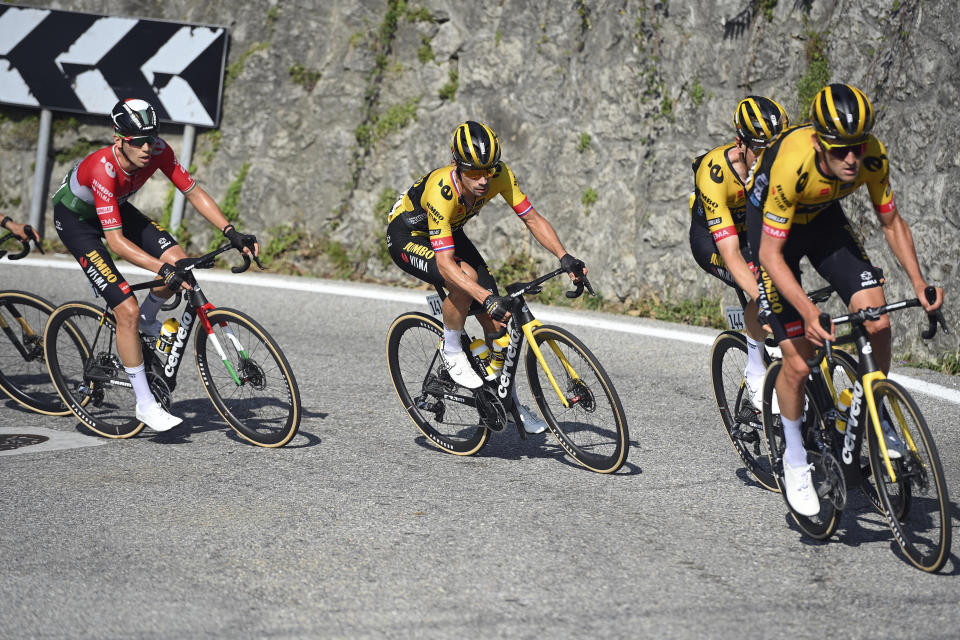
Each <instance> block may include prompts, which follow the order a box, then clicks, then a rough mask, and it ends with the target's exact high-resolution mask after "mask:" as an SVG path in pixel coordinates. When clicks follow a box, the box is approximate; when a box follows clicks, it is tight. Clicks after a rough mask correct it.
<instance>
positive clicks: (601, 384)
mask: <svg viewBox="0 0 960 640" xmlns="http://www.w3.org/2000/svg"><path fill="white" fill-rule="evenodd" d="M533 340H534V341H535V343H536V345H537V346H538V347H539V348H540V351H541V353H542V354H543V357H544V360H546V362H547V367H548V369H549V371H550V372H551V373H552V374H553V376H554V378H555V379H556V381H557V384H558V385H559V387H560V390H561V391H562V392H563V393H564V395H565V398H566V400H567V402H568V403H569V404H570V406H568V407H565V406H564V404H563V403H562V402H561V401H560V397H559V396H558V395H557V393H556V391H555V389H554V388H553V384H552V383H551V382H550V379H549V377H548V376H547V372H546V371H544V370H543V368H542V366H541V364H540V361H539V360H538V359H537V356H536V353H535V352H534V350H533V347H532V345H531V344H530V343H528V344H527V351H526V358H525V361H526V370H527V381H528V382H529V384H530V391H531V393H532V394H533V397H534V400H535V401H536V403H537V406H538V407H539V408H540V413H541V414H543V417H544V419H545V420H546V421H547V426H549V427H550V431H552V432H553V435H554V436H556V438H557V440H558V441H559V442H560V446H561V447H563V449H564V450H565V451H566V452H567V453H568V454H569V455H570V457H572V458H573V459H574V460H576V461H577V462H579V463H580V464H582V465H583V466H584V467H586V468H587V469H590V470H591V471H596V472H597V473H613V472H615V471H616V470H617V469H619V468H620V467H621V466H623V463H624V462H626V461H627V454H628V453H629V451H630V434H629V431H628V428H627V420H626V417H625V416H624V413H623V406H622V405H621V403H620V397H619V396H618V395H617V391H616V389H615V388H614V386H613V382H611V381H610V378H609V376H607V373H606V371H605V370H604V369H603V366H601V365H600V362H599V361H598V360H597V358H596V356H594V355H593V353H592V352H591V351H590V350H589V349H588V348H587V347H586V346H585V345H584V344H583V343H582V342H581V341H580V340H579V339H578V338H577V337H576V336H574V335H573V334H572V333H570V332H569V331H567V330H566V329H562V328H560V327H554V326H550V325H541V326H539V327H536V328H535V329H534V330H533ZM545 346H546V347H547V348H544V347H545ZM557 350H559V351H561V352H562V353H563V357H564V359H565V360H566V362H567V363H569V364H571V365H573V367H572V368H573V370H574V371H575V372H576V374H577V376H576V377H573V376H571V372H570V369H569V368H567V367H566V366H564V363H563V362H562V361H561V360H560V358H559V356H558V354H557ZM541 376H542V377H541ZM548 399H549V400H548ZM604 400H605V402H604ZM571 401H572V402H571ZM600 410H602V413H601V411H600ZM608 410H609V415H605V414H607V412H608ZM601 418H602V419H601Z"/></svg>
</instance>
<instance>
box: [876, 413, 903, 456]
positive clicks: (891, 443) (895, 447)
mask: <svg viewBox="0 0 960 640" xmlns="http://www.w3.org/2000/svg"><path fill="white" fill-rule="evenodd" d="M880 430H881V431H883V439H884V440H885V441H886V443H887V455H888V456H889V457H890V459H891V460H899V459H900V458H902V457H903V441H902V440H901V439H900V436H898V435H897V432H896V431H895V430H894V428H893V426H892V425H891V424H890V423H889V422H887V421H886V419H884V418H880Z"/></svg>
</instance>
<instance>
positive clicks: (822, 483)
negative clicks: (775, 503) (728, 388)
mask: <svg viewBox="0 0 960 640" xmlns="http://www.w3.org/2000/svg"><path fill="white" fill-rule="evenodd" d="M782 364H783V362H782V361H780V360H776V361H774V362H773V363H771V364H770V366H769V367H767V374H766V377H765V378H764V380H763V411H762V414H763V432H764V435H765V436H766V438H767V447H768V451H769V452H770V464H771V468H772V469H773V472H774V477H775V478H776V480H777V485H778V486H779V487H780V492H781V493H782V494H783V501H784V503H786V505H787V509H788V510H789V511H790V515H792V516H793V519H794V520H795V521H796V523H797V526H799V527H800V529H801V530H802V531H803V532H804V533H806V534H807V535H808V536H810V537H811V538H815V539H817V540H823V539H825V538H829V537H830V536H831V535H833V532H834V531H836V530H837V525H838V524H839V523H840V513H841V512H840V510H838V509H837V507H836V504H835V503H834V501H833V500H832V499H831V496H834V495H836V493H837V492H839V493H840V494H841V495H840V496H838V497H836V498H834V499H836V500H846V488H845V487H844V486H842V485H841V484H840V483H842V482H843V476H842V471H841V470H840V467H839V466H838V465H836V464H830V463H829V461H832V460H834V459H833V457H832V456H830V454H829V447H825V446H823V445H824V443H825V442H827V441H828V440H827V439H826V429H827V427H826V425H825V424H824V422H823V417H822V416H821V414H820V410H819V409H818V408H817V405H816V403H815V402H814V400H813V396H812V394H811V393H810V392H809V390H807V389H806V387H804V393H805V394H806V397H805V398H804V401H803V424H802V425H801V427H800V428H801V430H802V432H803V441H804V444H805V446H806V448H807V451H808V456H812V457H813V462H814V466H813V471H812V477H813V485H814V487H815V488H816V490H817V495H818V496H819V497H820V512H819V513H817V514H816V515H814V516H805V515H801V514H799V513H797V512H796V511H794V509H793V507H792V506H790V501H789V500H787V494H786V489H785V487H784V484H783V452H784V451H786V448H787V443H786V440H785V439H784V436H783V421H782V419H781V417H780V414H774V413H773V411H772V399H773V393H774V388H775V387H776V383H777V376H779V375H780V367H781V366H782ZM819 450H827V452H826V453H824V454H822V456H821V454H819V453H817V451H819ZM834 462H835V461H834Z"/></svg>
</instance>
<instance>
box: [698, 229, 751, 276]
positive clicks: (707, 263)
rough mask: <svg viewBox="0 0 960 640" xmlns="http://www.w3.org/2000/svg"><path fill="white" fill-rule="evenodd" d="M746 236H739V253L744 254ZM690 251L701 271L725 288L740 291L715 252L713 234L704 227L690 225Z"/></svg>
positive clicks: (717, 252)
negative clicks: (725, 286) (718, 281)
mask: <svg viewBox="0 0 960 640" xmlns="http://www.w3.org/2000/svg"><path fill="white" fill-rule="evenodd" d="M745 236H746V234H739V237H740V238H741V241H740V251H741V253H743V252H744V250H745V248H746V244H747V243H746V238H745ZM690 251H691V252H693V259H694V260H696V261H697V264H698V265H699V266H700V268H701V269H703V270H704V271H706V272H707V273H709V274H710V275H712V276H713V277H714V278H717V279H718V280H720V281H721V282H722V283H724V284H725V285H727V286H730V287H733V288H734V289H736V290H738V291H739V290H740V287H739V286H738V285H737V281H736V280H735V279H734V278H733V274H732V273H730V271H729V270H727V264H726V263H725V262H724V261H723V256H721V255H720V252H719V251H717V243H716V242H714V241H713V234H712V233H710V230H709V229H707V228H706V227H701V226H700V225H698V224H695V223H694V224H691V225H690Z"/></svg>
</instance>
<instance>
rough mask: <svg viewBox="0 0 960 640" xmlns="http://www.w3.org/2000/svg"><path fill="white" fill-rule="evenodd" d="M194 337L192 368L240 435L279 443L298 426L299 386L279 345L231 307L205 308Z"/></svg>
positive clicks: (261, 442)
mask: <svg viewBox="0 0 960 640" xmlns="http://www.w3.org/2000/svg"><path fill="white" fill-rule="evenodd" d="M207 319H208V320H209V321H210V329H209V331H206V330H204V328H203V327H202V326H201V327H200V330H199V331H198V332H197V337H196V343H195V344H196V357H197V370H198V371H199V372H200V380H201V382H203V387H204V389H206V391H207V396H209V398H210V401H211V402H213V405H214V406H215V407H216V408H217V412H218V413H219V414H220V415H221V416H222V417H223V419H224V420H226V421H227V423H228V424H229V425H230V426H231V427H232V428H233V429H234V430H235V431H236V432H237V433H238V434H240V436H242V437H243V438H244V439H246V440H248V441H250V442H252V443H253V444H255V445H258V446H261V447H282V446H283V445H285V444H287V443H288V442H290V440H291V438H293V436H294V435H296V433H297V430H298V429H299V428H300V416H301V405H300V390H299V388H298V387H297V380H296V378H294V376H293V370H292V369H291V368H290V364H289V363H288V362H287V359H286V357H285V356H284V355H283V351H282V350H281V349H280V345H278V344H277V343H276V341H275V340H274V339H273V338H272V337H271V336H270V334H269V333H267V332H266V330H265V329H264V328H263V327H261V326H260V325H259V324H258V323H257V322H256V321H255V320H253V319H252V318H250V317H249V316H248V315H246V314H245V313H243V312H241V311H236V310H234V309H226V308H224V309H213V310H211V311H209V312H207Z"/></svg>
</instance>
